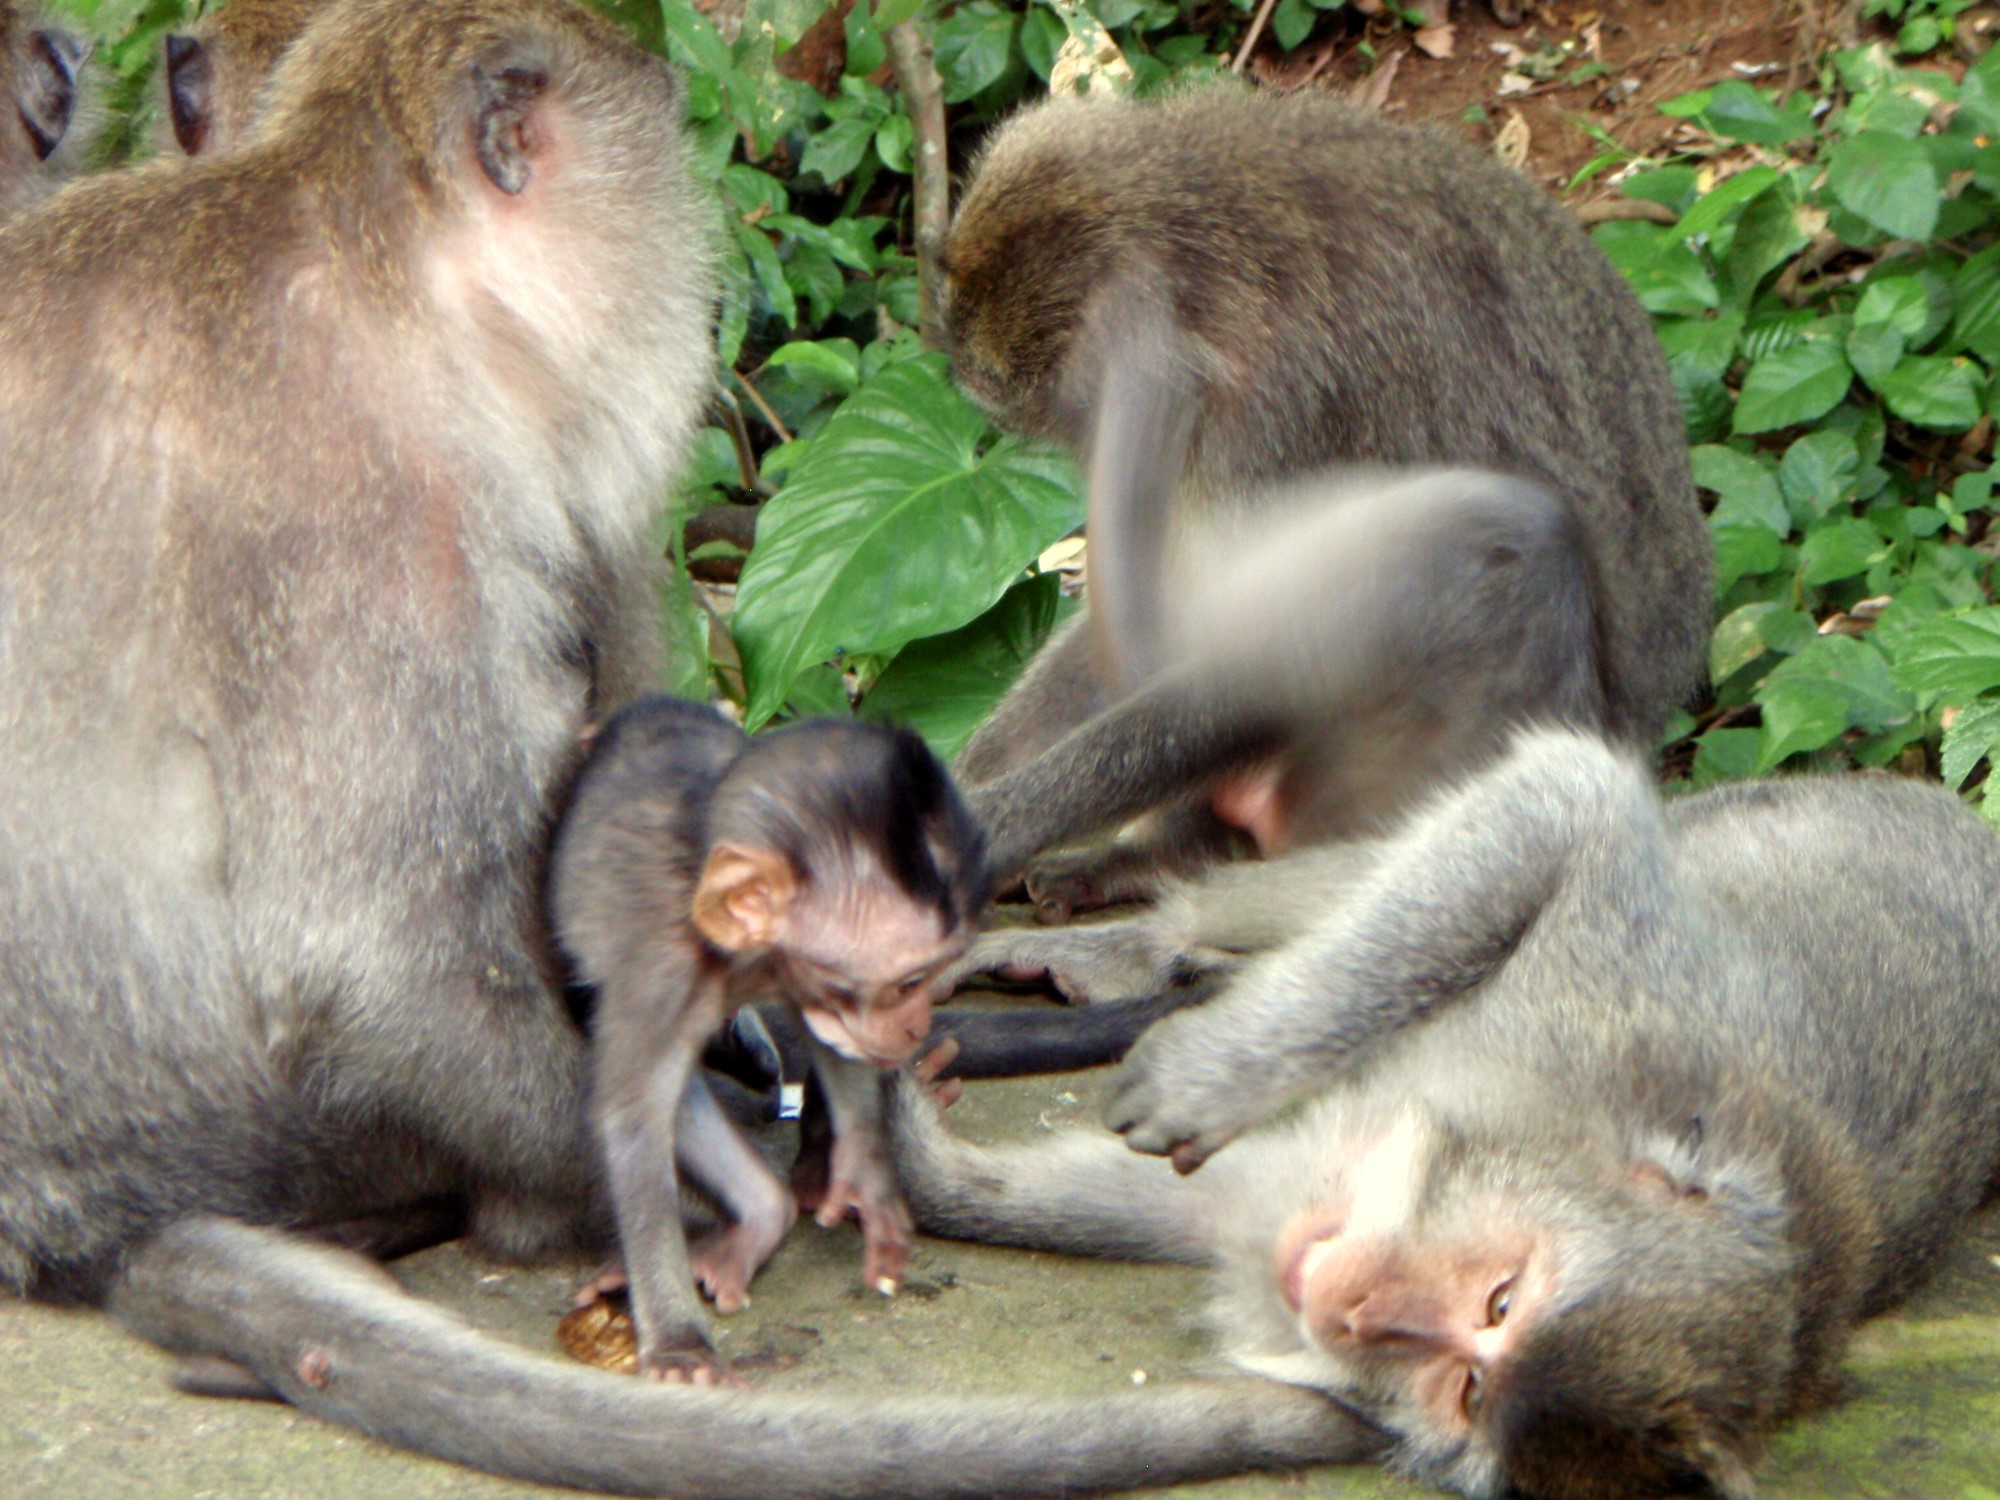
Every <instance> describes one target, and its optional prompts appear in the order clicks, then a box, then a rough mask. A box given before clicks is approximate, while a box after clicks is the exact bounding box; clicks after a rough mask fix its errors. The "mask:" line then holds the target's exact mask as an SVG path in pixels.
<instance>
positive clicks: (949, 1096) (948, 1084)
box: [931, 1078, 965, 1109]
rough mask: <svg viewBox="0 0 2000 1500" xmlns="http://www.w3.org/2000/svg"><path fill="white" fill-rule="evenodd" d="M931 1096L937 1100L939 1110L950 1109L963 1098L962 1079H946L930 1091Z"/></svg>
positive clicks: (963, 1081)
mask: <svg viewBox="0 0 2000 1500" xmlns="http://www.w3.org/2000/svg"><path fill="white" fill-rule="evenodd" d="M931 1094H932V1097H934V1098H935V1099H936V1100H937V1102H938V1108H939V1109H950V1108H951V1107H952V1106H953V1105H954V1104H956V1103H958V1101H959V1100H960V1099H961V1098H963V1097H964V1095H965V1080H964V1079H963V1078H947V1079H945V1081H944V1082H943V1083H940V1084H939V1085H937V1087H936V1088H934V1089H932V1090H931Z"/></svg>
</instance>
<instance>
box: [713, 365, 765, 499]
mask: <svg viewBox="0 0 2000 1500" xmlns="http://www.w3.org/2000/svg"><path fill="white" fill-rule="evenodd" d="M714 408H715V410H716V412H717V413H719V414H720V415H721V417H722V430H723V431H724V432H726V433H728V434H729V446H730V447H732V448H734V449H735V450H736V472H737V475H738V476H739V477H740V478H741V479H742V481H743V488H744V489H745V490H747V491H749V492H750V493H751V494H753V495H755V496H757V498H758V499H760V500H768V499H769V498H770V497H771V487H770V486H769V485H768V484H766V483H764V481H763V480H762V479H761V478H759V477H758V474H757V450H756V449H755V448H753V447H752V446H751V444H750V426H749V424H748V423H747V422H745V421H744V420H743V408H742V407H741V406H739V405H738V404H737V402H736V398H735V397H734V396H732V395H730V394H729V392H727V391H724V390H718V391H717V392H716V393H715V401H714Z"/></svg>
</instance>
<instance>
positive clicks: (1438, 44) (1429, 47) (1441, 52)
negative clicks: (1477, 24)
mask: <svg viewBox="0 0 2000 1500" xmlns="http://www.w3.org/2000/svg"><path fill="white" fill-rule="evenodd" d="M1411 40H1413V41H1414V42H1415V43H1416V44H1417V50H1418V51H1419V52H1421V53H1423V54H1424V56H1426V57H1450V56H1451V54H1452V50H1453V48H1454V47H1455V46H1456V45H1457V41H1458V32H1457V29H1456V28H1454V27H1452V26H1425V27H1423V28H1422V29H1421V30H1419V31H1418V32H1417V34H1416V35H1415V36H1414V37H1413V38H1411Z"/></svg>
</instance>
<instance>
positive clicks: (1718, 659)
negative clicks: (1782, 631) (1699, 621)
mask: <svg viewBox="0 0 2000 1500" xmlns="http://www.w3.org/2000/svg"><path fill="white" fill-rule="evenodd" d="M1784 608H1785V606H1784V605H1782V604H1773V603H1770V602H1769V601H1767V600H1759V601H1758V602H1756V603H1754V604H1745V605H1743V606H1742V607H1741V608H1739V609H1732V610H1731V611H1730V612H1729V613H1728V614H1726V615H1724V616H1723V617H1722V618H1721V619H1720V620H1719V621H1717V622H1716V626H1715V634H1714V635H1712V636H1710V637H1709V641H1708V680H1709V681H1710V682H1717V683H1719V682H1721V681H1723V680H1724V679H1725V678H1728V677H1732V676H1734V675H1735V674H1736V673H1738V672H1740V671H1742V670H1743V669H1744V668H1745V667H1747V666H1749V665H1750V663H1752V662H1753V661H1756V660H1757V659H1758V658H1759V657H1760V656H1763V655H1764V654H1765V653H1766V652H1767V651H1769V650H1770V649H1771V648H1770V646H1769V645H1768V644H1767V643H1766V642H1765V640H1764V632H1763V630H1762V629H1761V628H1760V627H1761V626H1762V625H1763V622H1764V618H1765V616H1767V615H1771V614H1776V613H1781V612H1782V611H1783V610H1784Z"/></svg>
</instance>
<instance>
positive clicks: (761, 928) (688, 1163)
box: [549, 698, 986, 1384]
mask: <svg viewBox="0 0 2000 1500" xmlns="http://www.w3.org/2000/svg"><path fill="white" fill-rule="evenodd" d="M983 854H984V850H983V848H982V847H981V843H980V838H979V830H978V828H977V827H976V826H975V825H974V824H973V822H972V818H971V815H970V814H968V813H967V812H966V810H965V807H964V804H963V803H961V802H960V801H959V798H958V794H957V792H956V791H954V790H953V788H952V785H951V780H950V778H949V777H948V776H947V775H946V774H945V771H944V768H943V767H942V766H940V765H939V764H938V763H937V759H936V757H934V756H933V755H932V754H931V752H930V750H929V749H928V748H927V747H926V746H925V745H924V742H923V741H922V740H921V739H919V738H918V737H917V736H916V735H915V734H913V733H911V732H910V731H908V730H890V729H885V728H882V727H880V726H876V725H869V724H857V723H844V722H836V721H820V722H813V723H807V724H800V725H794V726H792V727H790V728H787V729H783V730H779V731H777V732H776V733H773V734H768V735H765V736H763V737H761V738H759V739H757V740H754V741H752V740H749V739H747V738H746V737H745V736H744V733H743V731H742V730H741V729H739V728H737V727H736V725H734V724H732V723H731V722H730V721H729V720H727V719H726V718H724V717H723V716H722V715H721V714H720V713H718V712H716V711H715V710H714V709H713V708H710V707H707V706H706V705H702V704H696V703H689V702H685V701H683V700H680V699H675V698H649V699H644V700H642V701H640V702H638V703H635V704H632V705H630V706H629V707H627V708H625V709H624V710H623V711H621V712H620V713H619V714H618V715H617V716H615V717H614V718H613V719H612V720H611V722H610V723H609V724H608V725H607V726H606V727H605V729H604V731H603V732H602V734H601V735H600V736H599V737H598V738H597V740H596V742H595V743H594V744H593V746H592V748H591V754H590V759H589V761H588V762H587V763H586V764H585V766H584V768H583V770H582V772H581V773H580V775H579V777H578V780H577V784H576V789H575V792H574V794H573V796H572V799H571V802H570V805H569V809H568V811H567V812H566V813H565V814H564V817H563V820H562V822H561V824H560V826H559V827H558V829H557V832H556V837H555V845H554V849H553V852H552V854H551V857H550V870H549V901H550V907H551V910H552V911H553V913H554V918H555V927H556V934H557V937H558V939H559V940H560V942H561V943H562V946H563V947H564V948H565V949H566V950H567V951H568V952H569V954H570V956H571V957H572V958H573V959H574V960H575V961H576V964H577V968H578V971H579V973H580V975H581V977H582V978H583V979H584V980H586V981H587V982H588V983H590V984H592V985H594V986H595V987H596V989H597V991H598V1005H597V1013H596V1025H595V1043H594V1047H593V1059H594V1062H593V1073H594V1086H593V1092H594V1095H595V1102H594V1111H593V1112H594V1114H595V1117H596V1120H597V1129H598V1134H599V1138H600V1140H601V1143H602V1145H603V1148H604V1155H605V1160H606V1163H607V1165H608V1168H609V1173H610V1185H611V1197H612V1202H613V1205H614V1206H615V1208H616V1210H617V1215H618V1229H619V1239H620V1242H621V1248H622V1251H623V1255H624V1262H625V1267H626V1272H625V1279H626V1280H628V1281H629V1283H630V1286H631V1290H632V1315H633V1322H634V1325H635V1327H636V1329H637V1333H638V1341H639V1364H640V1368H641V1369H642V1370H643V1371H645V1372H646V1373H648V1374H652V1375H655V1376H658V1377H660V1378H663V1379H691V1380H694V1381H696V1382H697V1383H701V1384H707V1383H711V1382H713V1381H714V1380H716V1379H717V1378H719V1377H721V1376H724V1375H726V1374H727V1366H726V1365H724V1364H723V1362H722V1360H721V1358H720V1356H718V1355H717V1354H716V1352H715V1348H714V1345H713V1342H712V1341H711V1340H710V1338H709V1336H708V1331H707V1327H706V1320H705V1319H704V1318H703V1316H702V1313H701V1307H700V1303H699V1301H698V1300H697V1298H696V1297H695V1295H694V1289H693V1285H692V1282H691V1278H690V1259H691V1258H690V1255H689V1249H688V1245H687V1242H686V1239H685V1236H684V1235H683V1233H682V1228H681V1212H680V1199H679V1193H678V1190H677V1185H676V1172H675V1167H676V1163H677V1162H678V1164H679V1166H680V1168H681V1170H683V1171H685V1172H686V1173H687V1174H688V1175H689V1176H690V1177H692V1178H693V1179H694V1180H695V1181H696V1182H698V1183H700V1184H701V1186H702V1187H704V1188H706V1189H707V1190H708V1191H709V1192H710V1193H711V1194H712V1195H713V1196H714V1197H715V1198H716V1199H717V1200H718V1201H719V1202H720V1203H721V1204H723V1205H724V1207H725V1208H726V1209H727V1210H728V1211H729V1213H730V1216H731V1218H732V1220H733V1222H732V1223H731V1224H730V1225H729V1226H728V1227H727V1228H725V1229H722V1230H720V1231H718V1232H717V1233H715V1234H714V1235H711V1236H710V1237H708V1238H707V1239H706V1240H704V1241H703V1242H702V1243H700V1244H698V1245H697V1246H695V1247H694V1252H693V1255H692V1280H693V1281H699V1282H700V1283H701V1286H702V1289H703V1290H704V1291H706V1292H707V1293H708V1295H709V1296H710V1297H711V1298H712V1299H713V1300H714V1302H715V1305H716V1308H717V1309H718V1310H719V1311H721V1312H735V1311H737V1310H738V1309H740V1308H742V1307H743V1306H744V1305H745V1304H746V1303H747V1302H748V1300H749V1285H750V1279H751V1278H752V1277H753V1276H755V1275H756V1274H757V1269H758V1267H760V1266H762V1265H763V1263H764V1262H765V1261H766V1260H768V1259H769V1258H770V1255H771V1252H772V1251H773V1250H775V1249H777V1247H778V1242H779V1241H780V1240H781V1239H783V1238H784V1235H785V1231H786V1230H787V1229H789V1228H790V1227H791V1223H792V1220H793V1218H794V1216H795V1215H796V1212H797V1209H796V1207H795V1205H794V1202H793V1198H792V1194H791V1193H790V1191H788V1190H787V1188H786V1186H785V1184H784V1183H783V1182H782V1181H780V1180H779V1179H778V1178H777V1176H776V1175H775V1174H774V1173H773V1172H772V1171H771V1169H770V1168H769V1167H767V1166H766V1165H765V1164H764V1161H763V1158H762V1157H760V1156H759V1155H758V1154H757V1152H756V1149H755V1148H754V1147H753V1146H752V1145H751V1144H750V1143H749V1142H748V1141H747V1140H745V1139H744V1138H743V1136H742V1135H741V1134H740V1133H739V1132H738V1131H737V1130H736V1128H735V1127H734V1126H733V1125H731V1124H730V1122H729V1120H728V1119H727V1118H726V1117H725V1116H724V1115H723V1113H722V1112H721V1110H720V1109H719V1108H718V1107H717V1105H716V1103H715V1100H714V1098H713V1097H712V1096H711V1094H710V1093H709V1089H708V1086H707V1085H706V1084H705V1083H704V1082H703V1080H702V1078H701V1076H700V1075H699V1073H698V1072H696V1070H695V1063H696V1059H697V1057H698V1055H699V1053H700V1051H701V1047H702V1044H703V1043H704V1042H705V1041H707V1040H708V1038H709V1037H710V1036H711V1035H712V1034H713V1033H714V1032H715V1030H716V1029H717V1028H718V1027H719V1026H720V1025H721V1024H722V1023H723V1022H724V1021H725V1020H726V1019H727V1018H728V1015H729V1013H730V1011H731V1010H732V1009H733V1008H734V1007H735V1006H736V1005H737V1004H740V1003H741V1000H742V998H743V997H744V995H746V994H747V993H751V992H755V991H757V990H768V989H770V988H773V987H774V986H775V987H777V988H780V989H782V990H783V991H784V992H785V993H786V994H787V996H788V997H789V998H790V999H791V1000H792V1002H793V1003H794V1004H795V1005H797V1007H798V1008H799V1011H800V1012H801V1014H802V1015H803V1017H804V1019H805V1022H806V1025H807V1027H808V1028H809V1030H810V1037H811V1045H812V1049H813V1052H814V1066H815V1069H816V1071H817V1072H818V1075H819V1078H820V1080H821V1084H822V1086H823V1088H824V1090H825V1094H826V1097H827V1101H828V1103H829V1105H830V1107H831V1110H832V1114H833V1129H834V1140H833V1161H832V1180H831V1183H830V1184H829V1185H828V1187H827V1189H826V1192H825V1195H824V1199H823V1201H822V1202H821V1204H820V1205H819V1217H820V1221H821V1222H822V1223H825V1224H833V1223H837V1222H838V1221H839V1220H840V1219H841V1218H843V1217H844V1216H845V1215H846V1214H847V1213H848V1211H849V1210H852V1211H854V1212H855V1213H856V1214H857V1215H858V1216H859V1218H860V1220H861V1227H862V1233H863V1235H864V1237H865V1240H866V1244H867V1251H866V1258H865V1261H864V1264H863V1270H862V1276H863V1279H864V1280H865V1281H866V1282H867V1283H868V1285H870V1286H872V1287H875V1288H876V1289H877V1290H879V1291H883V1292H885V1293H887V1292H893V1291H894V1290H895V1288H896V1284H897V1283H898V1282H899V1281H901V1280H902V1277H903V1273H904V1271H905V1269H906V1268H907V1266H908V1263H909V1255H910V1215H909V1210H908V1208H907V1206H906V1205H905V1204H904V1202H903V1195H902V1190H901V1188H900V1187H899V1186H898V1185H897V1183H896V1174H895V1169H894V1167H893V1166H891V1165H890V1163H889V1159H888V1144H887V1141H886V1140H885V1138H884V1135H883V1130H882V1122H881V1105H882V1089H881V1086H880V1083H879V1081H878V1077H877V1072H876V1070H877V1069H878V1068H883V1067H894V1066H896V1065H897V1064H899V1063H902V1062H906V1061H908V1060H909V1059H910V1058H911V1057H913V1056H914V1055H915V1054H916V1052H917V1050H918V1049H919V1048H920V1047H921V1046H922V1045H923V1043H924V1039H925V1038H926V1037H927V1036H928V1035H929V1034H930V1022H931V987H932V985H933V983H934V982H935V981H936V980H937V978H938V976H939V975H940V974H941V973H942V972H943V971H944V969H945V968H946V966H948V965H949V964H950V962H951V961H952V960H953V959H955V958H956V957H957V956H958V955H959V954H960V953H961V952H963V951H964V948H965V944H966V941H967V939H968V938H969V937H970V934H971V928H972V923H973V922H974V921H975V920H976V918H977V914H978V912H979V910H980V908H981V907H982V906H983V905H984V904H985V900H986V892H985V888H984V884H983V881H984V867H983V864H982V857H983Z"/></svg>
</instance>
